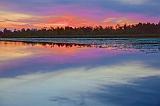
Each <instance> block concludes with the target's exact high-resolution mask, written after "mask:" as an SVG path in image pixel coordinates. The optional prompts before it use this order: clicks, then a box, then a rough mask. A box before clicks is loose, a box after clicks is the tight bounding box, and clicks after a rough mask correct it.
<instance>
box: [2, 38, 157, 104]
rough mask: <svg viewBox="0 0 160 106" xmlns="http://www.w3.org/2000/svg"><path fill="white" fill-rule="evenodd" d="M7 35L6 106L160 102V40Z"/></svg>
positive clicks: (4, 63)
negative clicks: (32, 37)
mask: <svg viewBox="0 0 160 106" xmlns="http://www.w3.org/2000/svg"><path fill="white" fill-rule="evenodd" d="M1 40H4V39H1ZM5 40H10V41H11V40H12V42H9V41H0V106H160V92H159V91H160V85H159V84H160V39H5ZM17 40H18V41H21V42H14V41H17ZM22 41H23V42H22ZM35 41H36V42H37V43H34V42H35ZM47 42H48V43H47Z"/></svg>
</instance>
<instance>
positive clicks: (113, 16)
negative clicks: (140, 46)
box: [0, 0, 160, 29]
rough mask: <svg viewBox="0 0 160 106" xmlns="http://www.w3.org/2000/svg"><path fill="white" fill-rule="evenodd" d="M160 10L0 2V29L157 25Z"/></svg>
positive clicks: (88, 1)
mask: <svg viewBox="0 0 160 106" xmlns="http://www.w3.org/2000/svg"><path fill="white" fill-rule="evenodd" d="M159 7H160V0H0V29H3V28H8V29H14V28H17V29H21V28H43V27H51V26H53V27H57V26H60V27H63V26H72V27H79V26H97V25H102V26H109V25H113V26H114V25H116V24H120V25H122V24H125V23H126V24H135V23H138V22H154V23H158V22H159V20H160V9H159Z"/></svg>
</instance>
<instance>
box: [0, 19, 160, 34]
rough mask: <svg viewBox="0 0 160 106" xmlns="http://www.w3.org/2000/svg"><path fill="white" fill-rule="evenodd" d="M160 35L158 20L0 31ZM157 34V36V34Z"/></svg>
mask: <svg viewBox="0 0 160 106" xmlns="http://www.w3.org/2000/svg"><path fill="white" fill-rule="evenodd" d="M140 35H141V36H142V35H143V37H146V36H147V35H148V36H152V37H160V22H159V23H158V24H155V23H138V24H135V25H127V24H125V25H123V26H121V25H116V26H115V28H114V27H112V26H107V27H102V26H96V27H91V26H87V27H69V26H66V27H57V28H53V27H51V28H49V29H47V28H45V27H44V28H42V29H24V28H22V29H21V30H16V29H15V30H14V31H11V30H8V29H6V28H5V29H4V30H3V31H1V32H0V37H130V36H134V37H138V36H140ZM157 35H158V36H157Z"/></svg>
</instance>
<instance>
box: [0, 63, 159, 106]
mask: <svg viewBox="0 0 160 106" xmlns="http://www.w3.org/2000/svg"><path fill="white" fill-rule="evenodd" d="M152 76H160V70H158V69H154V68H149V67H147V65H145V64H143V63H141V62H132V63H122V64H119V65H112V66H103V67H95V68H89V69H88V68H86V67H81V68H70V69H64V70H62V71H59V72H47V71H46V73H34V74H29V75H21V76H17V77H15V78H1V79H0V84H1V86H0V92H1V93H0V98H1V100H3V101H2V102H0V104H1V105H2V106H3V105H6V104H7V106H17V105H23V104H26V105H31V104H34V105H35V106H43V105H45V106H51V105H54V106H59V105H62V106H81V105H82V104H85V105H87V106H90V105H94V103H95V105H94V106H99V105H101V106H105V105H106V104H101V103H100V102H98V101H96V100H93V98H91V97H90V98H88V96H89V95H91V94H92V93H95V92H97V93H100V92H102V91H101V89H102V88H103V87H104V86H105V87H110V86H116V85H123V84H127V85H132V84H134V83H132V82H133V81H134V80H137V79H140V78H147V77H152ZM105 92H107V89H106V91H105ZM107 93H111V92H107ZM24 95H25V96H24ZM8 101H10V102H9V103H8ZM28 101H30V102H28ZM13 102H14V103H16V104H12V103H13Z"/></svg>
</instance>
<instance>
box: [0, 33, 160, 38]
mask: <svg viewBox="0 0 160 106" xmlns="http://www.w3.org/2000/svg"><path fill="white" fill-rule="evenodd" d="M7 38H31V39H32V38H86V39H87V38H160V34H133V35H131V34H129V35H71V36H70V35H54V36H52V35H51V36H29V37H27V36H23V37H20V36H18V37H17V36H7V37H0V39H7Z"/></svg>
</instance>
